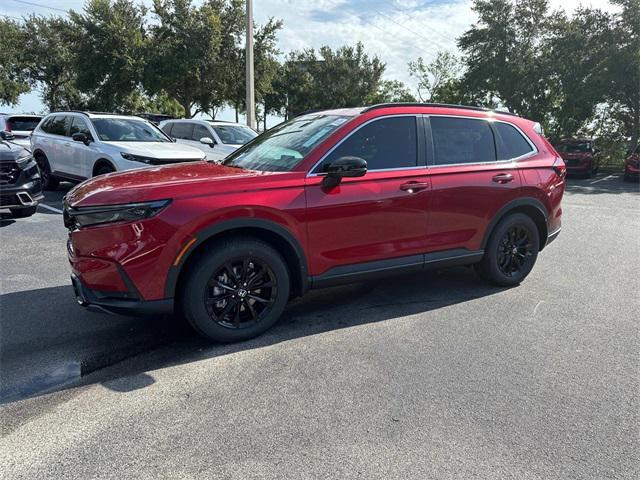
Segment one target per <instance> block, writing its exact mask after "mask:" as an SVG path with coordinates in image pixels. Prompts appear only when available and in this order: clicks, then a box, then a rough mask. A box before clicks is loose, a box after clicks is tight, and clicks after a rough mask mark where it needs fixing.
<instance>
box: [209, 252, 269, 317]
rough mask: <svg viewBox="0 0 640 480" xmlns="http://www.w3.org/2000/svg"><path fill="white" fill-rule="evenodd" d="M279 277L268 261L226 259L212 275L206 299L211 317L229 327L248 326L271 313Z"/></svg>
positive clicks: (243, 258) (247, 257)
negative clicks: (277, 277)
mask: <svg viewBox="0 0 640 480" xmlns="http://www.w3.org/2000/svg"><path fill="white" fill-rule="evenodd" d="M277 296H278V281H277V279H276V276H275V274H274V273H273V271H272V270H271V268H270V267H269V265H267V264H266V263H265V262H263V261H261V260H259V259H258V258H253V257H250V256H245V257H242V258H235V259H232V260H230V261H228V262H227V263H225V264H224V265H223V266H222V267H221V268H219V269H218V270H217V271H216V272H215V273H214V274H213V275H212V276H211V278H210V279H209V282H208V284H207V288H206V291H205V295H204V303H205V307H206V309H207V312H208V313H209V316H210V317H211V319H212V320H213V321H214V322H216V323H217V324H218V325H220V326H222V327H226V328H234V329H240V328H247V327H251V326H253V325H255V324H256V323H259V322H260V321H262V320H264V319H265V318H267V317H268V315H269V312H270V310H271V307H272V306H273V304H274V303H275V301H276V299H277Z"/></svg>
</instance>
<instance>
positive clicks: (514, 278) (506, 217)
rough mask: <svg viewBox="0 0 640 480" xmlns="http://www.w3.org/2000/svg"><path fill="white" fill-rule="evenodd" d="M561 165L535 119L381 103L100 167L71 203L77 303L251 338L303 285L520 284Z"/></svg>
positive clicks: (552, 228)
mask: <svg viewBox="0 0 640 480" xmlns="http://www.w3.org/2000/svg"><path fill="white" fill-rule="evenodd" d="M565 173H566V170H565V166H564V163H563V161H562V159H561V158H560V157H559V155H558V154H557V153H556V151H555V150H554V149H553V147H552V146H551V145H550V144H549V142H548V141H547V140H546V139H545V138H543V137H542V136H541V135H540V127H539V125H538V124H536V123H534V122H531V121H529V120H524V119H522V118H519V117H516V116H514V115H510V114H507V113H498V112H492V111H487V110H483V109H479V108H472V107H460V106H447V105H433V104H385V105H376V106H373V107H368V108H355V109H343V110H331V111H324V112H315V113H310V114H305V115H302V116H299V117H297V118H294V119H293V120H291V121H289V122H286V123H283V124H281V125H279V126H277V127H275V128H273V129H271V130H269V131H267V132H266V133H263V134H262V135H260V136H259V137H257V138H256V139H254V140H253V141H251V142H250V143H248V144H247V145H245V146H244V147H242V148H240V149H239V150H237V151H236V152H234V153H233V154H231V155H230V156H229V157H227V159H226V160H225V161H224V163H223V164H222V165H218V164H215V163H206V162H202V163H189V164H179V165H171V166H163V167H151V168H145V169H141V170H135V171H129V172H122V173H112V174H108V175H102V176H99V177H96V178H94V179H91V180H87V181H85V182H84V183H82V184H80V185H78V186H77V187H76V188H74V189H73V190H72V191H70V192H69V194H68V195H67V197H66V199H65V207H64V220H65V225H66V226H67V227H68V229H69V230H70V236H69V242H68V252H69V260H70V262H71V267H72V270H73V273H72V281H73V285H74V288H75V292H76V296H77V299H78V301H79V303H80V304H81V305H84V306H88V307H92V308H93V309H98V310H102V311H108V312H112V313H123V314H130V313H136V312H137V313H151V314H153V313H162V312H171V311H174V309H175V310H176V311H181V312H182V313H183V314H184V316H185V317H186V318H187V319H188V321H189V322H190V323H191V324H192V325H193V327H195V329H196V330H198V331H199V332H200V333H202V334H203V335H205V336H207V337H209V338H211V339H214V340H217V341H236V340H243V339H247V338H250V337H253V336H256V335H258V334H260V333H262V332H263V331H265V330H266V329H267V328H269V327H270V326H272V325H273V324H274V323H275V322H276V321H277V319H278V317H279V316H280V314H281V313H282V311H283V310H284V308H285V305H286V303H287V301H288V300H289V299H290V298H292V297H295V296H300V295H303V294H304V293H305V292H306V291H308V290H309V289H312V288H321V287H326V286H331V285H338V284H343V283H351V282H357V281H361V280H365V279H371V278H386V277H389V276H391V275H392V274H396V273H402V272H417V271H422V270H424V269H426V268H430V267H442V266H452V265H475V267H476V269H477V271H478V272H479V273H480V274H481V276H483V277H485V278H486V279H488V280H489V281H491V282H493V283H495V284H498V285H503V286H510V285H516V284H518V283H519V282H520V281H522V280H523V279H524V278H525V277H526V276H527V274H528V273H529V272H530V271H531V269H532V267H533V265H534V263H535V261H536V258H537V255H538V252H539V251H540V250H542V249H543V248H544V247H545V246H546V245H547V244H548V243H549V242H550V241H551V240H553V239H554V238H555V237H556V236H557V235H558V233H559V232H560V217H561V214H562V209H561V207H560V202H561V199H562V195H563V193H564V187H565V180H564V177H565Z"/></svg>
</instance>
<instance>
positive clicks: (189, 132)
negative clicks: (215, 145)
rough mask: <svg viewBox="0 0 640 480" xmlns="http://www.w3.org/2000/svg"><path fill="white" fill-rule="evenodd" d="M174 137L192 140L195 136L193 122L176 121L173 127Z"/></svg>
mask: <svg viewBox="0 0 640 480" xmlns="http://www.w3.org/2000/svg"><path fill="white" fill-rule="evenodd" d="M171 136H172V137H173V138H180V139H182V140H191V139H192V138H193V123H175V124H174V125H173V128H172V129H171Z"/></svg>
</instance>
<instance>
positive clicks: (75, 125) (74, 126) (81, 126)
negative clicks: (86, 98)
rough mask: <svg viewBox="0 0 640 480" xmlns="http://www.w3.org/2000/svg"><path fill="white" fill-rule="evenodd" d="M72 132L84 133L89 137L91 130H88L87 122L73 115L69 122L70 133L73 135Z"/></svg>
mask: <svg viewBox="0 0 640 480" xmlns="http://www.w3.org/2000/svg"><path fill="white" fill-rule="evenodd" d="M74 133H84V134H85V135H87V136H88V137H89V138H91V132H90V131H89V127H88V126H87V122H85V121H84V120H83V119H82V118H80V117H73V120H72V122H71V135H73V134H74Z"/></svg>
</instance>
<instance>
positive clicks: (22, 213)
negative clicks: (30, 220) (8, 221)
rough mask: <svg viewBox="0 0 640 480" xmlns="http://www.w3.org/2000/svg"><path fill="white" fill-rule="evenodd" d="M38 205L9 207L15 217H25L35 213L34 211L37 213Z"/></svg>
mask: <svg viewBox="0 0 640 480" xmlns="http://www.w3.org/2000/svg"><path fill="white" fill-rule="evenodd" d="M37 208H38V206H37V205H36V206H34V207H26V208H11V209H9V210H10V212H11V215H13V216H14V218H25V217H30V216H31V215H33V214H34V213H36V210H37Z"/></svg>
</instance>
